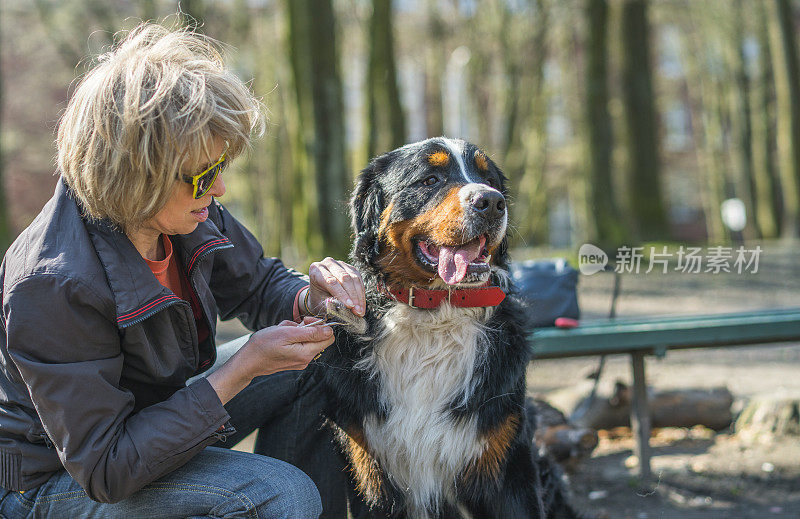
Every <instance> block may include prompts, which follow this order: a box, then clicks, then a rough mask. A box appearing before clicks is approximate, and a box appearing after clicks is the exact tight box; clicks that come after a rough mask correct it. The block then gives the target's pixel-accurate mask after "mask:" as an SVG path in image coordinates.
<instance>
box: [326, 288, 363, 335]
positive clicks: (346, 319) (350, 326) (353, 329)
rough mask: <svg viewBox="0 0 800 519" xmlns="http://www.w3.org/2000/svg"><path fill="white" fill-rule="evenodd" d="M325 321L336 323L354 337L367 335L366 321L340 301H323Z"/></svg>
mask: <svg viewBox="0 0 800 519" xmlns="http://www.w3.org/2000/svg"><path fill="white" fill-rule="evenodd" d="M325 320H326V321H331V320H332V321H338V322H340V323H342V325H343V326H344V327H345V329H346V330H347V331H348V332H350V333H353V334H356V335H364V334H365V333H367V320H366V319H364V318H363V317H359V316H357V315H356V314H354V313H353V312H351V311H350V309H349V308H347V307H346V306H345V305H344V304H343V303H342V302H341V301H339V300H338V299H334V298H332V297H329V298H328V299H326V300H325Z"/></svg>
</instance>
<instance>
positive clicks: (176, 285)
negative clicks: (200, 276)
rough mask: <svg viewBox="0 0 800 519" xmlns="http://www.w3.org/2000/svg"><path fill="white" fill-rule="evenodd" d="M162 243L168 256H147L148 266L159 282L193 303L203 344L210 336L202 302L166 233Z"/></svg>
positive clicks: (200, 340) (199, 338)
mask: <svg viewBox="0 0 800 519" xmlns="http://www.w3.org/2000/svg"><path fill="white" fill-rule="evenodd" d="M161 238H162V243H163V244H164V253H165V254H166V257H165V258H164V259H163V260H160V261H151V260H149V259H147V258H145V259H144V260H145V261H146V262H147V266H148V267H150V270H152V271H153V274H154V275H155V277H156V279H157V280H158V282H159V283H161V284H162V285H164V286H165V287H167V288H168V289H170V290H172V292H173V293H174V294H175V295H176V296H178V297H180V298H181V299H183V300H184V301H188V302H189V304H190V305H192V313H193V314H194V321H195V324H196V325H197V339H198V341H199V342H200V343H201V344H202V342H203V341H205V340H206V339H207V338H208V335H209V329H208V325H207V324H206V320H205V317H204V316H203V310H202V308H200V303H199V302H198V301H197V298H196V297H195V295H194V291H193V290H192V289H191V287H190V286H189V281H188V280H187V279H186V276H185V275H184V274H183V269H182V268H181V267H180V266H179V265H178V259H177V257H176V256H175V255H173V254H172V242H171V241H170V239H169V238H167V236H166V235H165V234H162V235H161Z"/></svg>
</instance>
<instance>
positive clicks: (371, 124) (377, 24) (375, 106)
mask: <svg viewBox="0 0 800 519" xmlns="http://www.w3.org/2000/svg"><path fill="white" fill-rule="evenodd" d="M393 26H394V25H393V23H392V2H391V0H373V2H372V19H371V21H370V25H369V43H368V48H369V66H368V70H367V81H366V89H367V92H366V94H367V125H366V131H367V157H368V158H369V157H374V156H375V155H377V154H379V153H385V152H387V151H390V150H392V149H394V148H397V147H398V146H400V145H402V144H403V143H404V142H405V139H406V124H405V117H404V116H403V107H402V103H401V102H400V91H399V89H398V87H397V69H396V65H395V56H394V33H393Z"/></svg>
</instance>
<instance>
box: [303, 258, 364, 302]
mask: <svg viewBox="0 0 800 519" xmlns="http://www.w3.org/2000/svg"><path fill="white" fill-rule="evenodd" d="M308 277H309V279H310V280H311V285H310V287H309V289H308V309H309V310H310V311H311V313H312V314H314V315H323V314H324V313H325V300H326V299H327V298H329V297H335V298H336V299H338V300H339V301H341V302H342V304H344V305H345V306H346V307H347V308H349V309H350V310H351V311H352V312H353V313H354V314H356V315H358V316H363V315H364V312H365V311H366V308H367V302H366V301H367V298H366V296H365V295H364V281H363V280H362V279H361V273H360V272H359V271H358V270H356V268H355V267H353V266H352V265H349V264H347V263H345V262H343V261H337V260H335V259H333V258H325V259H324V260H322V261H318V262H314V263H312V264H311V266H310V267H309V268H308ZM304 295H305V294H304ZM302 306H303V305H302V304H301V305H300V307H301V308H302Z"/></svg>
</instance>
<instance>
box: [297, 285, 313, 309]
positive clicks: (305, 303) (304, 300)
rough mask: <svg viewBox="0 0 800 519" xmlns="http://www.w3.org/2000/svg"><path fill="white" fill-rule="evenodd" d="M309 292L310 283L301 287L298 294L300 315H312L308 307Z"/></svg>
mask: <svg viewBox="0 0 800 519" xmlns="http://www.w3.org/2000/svg"><path fill="white" fill-rule="evenodd" d="M310 293H311V285H309V286H307V287H306V288H304V289H303V293H302V294H300V302H301V303H300V315H314V314H313V312H311V309H310V308H309V307H308V295H309V294H310Z"/></svg>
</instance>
